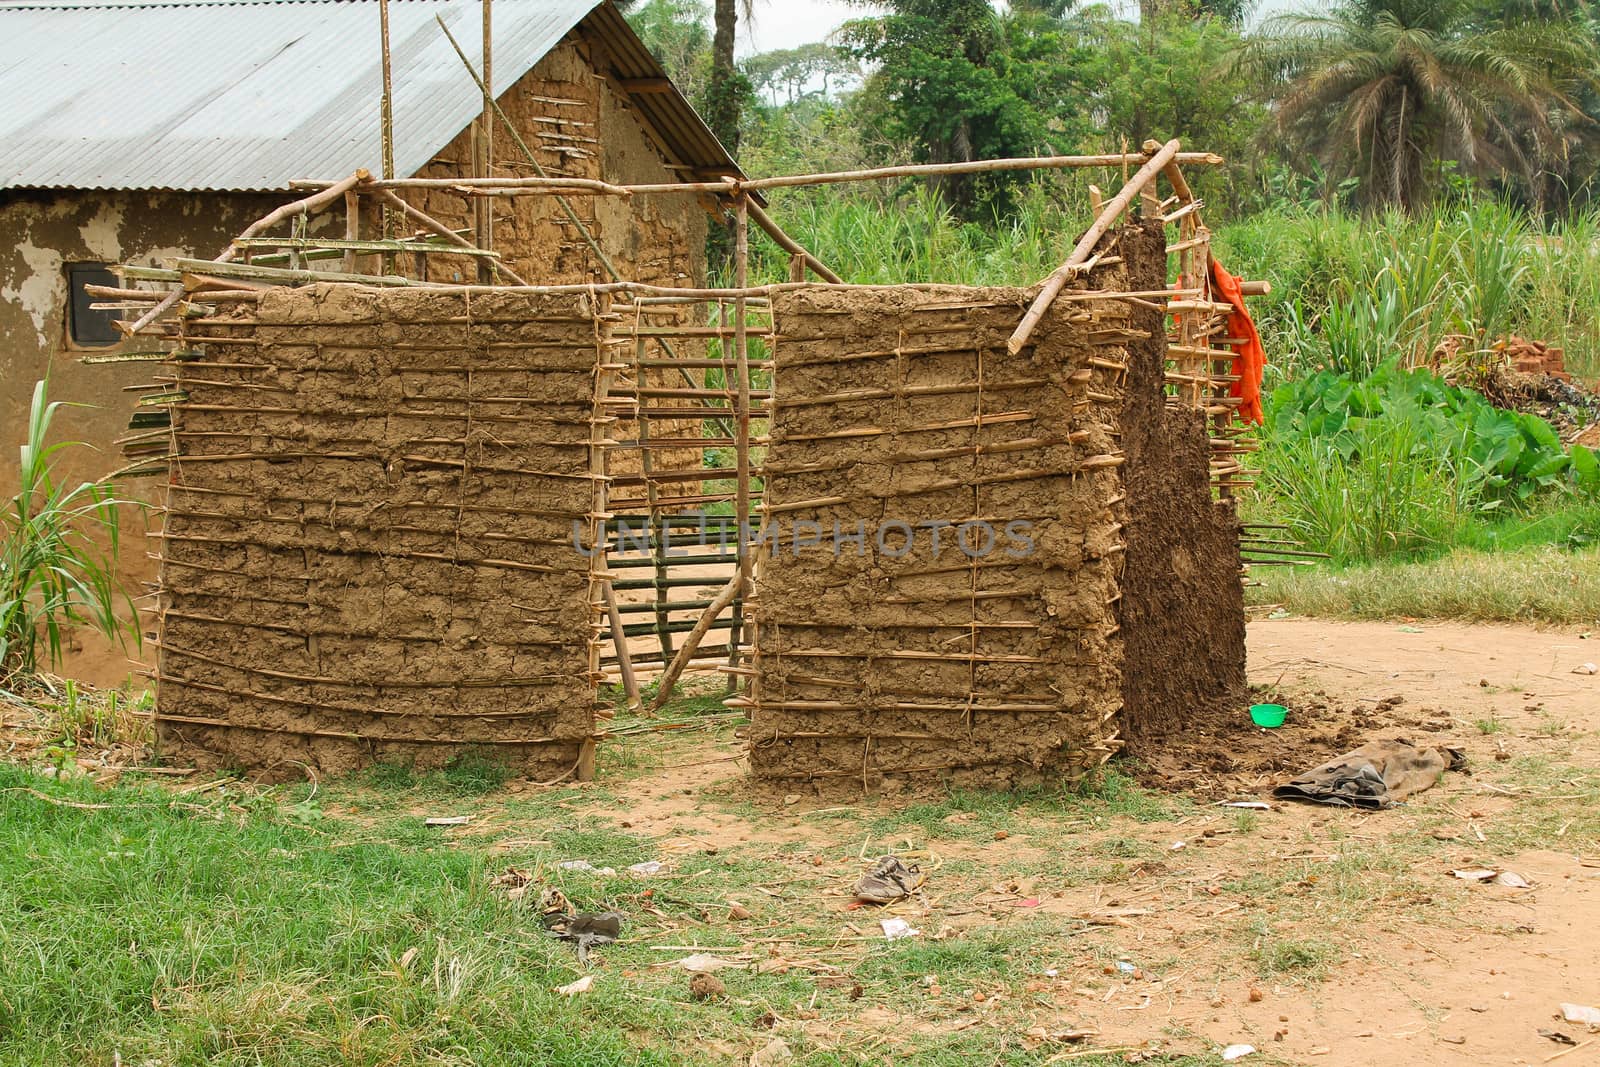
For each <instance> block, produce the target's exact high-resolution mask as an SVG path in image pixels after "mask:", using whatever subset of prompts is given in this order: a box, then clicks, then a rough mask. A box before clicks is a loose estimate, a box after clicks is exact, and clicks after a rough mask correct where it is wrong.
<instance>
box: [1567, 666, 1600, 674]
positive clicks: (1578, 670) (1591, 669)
mask: <svg viewBox="0 0 1600 1067" xmlns="http://www.w3.org/2000/svg"><path fill="white" fill-rule="evenodd" d="M1572 673H1573V674H1600V666H1596V665H1595V664H1593V663H1580V664H1578V665H1577V666H1576V667H1574V668H1572Z"/></svg>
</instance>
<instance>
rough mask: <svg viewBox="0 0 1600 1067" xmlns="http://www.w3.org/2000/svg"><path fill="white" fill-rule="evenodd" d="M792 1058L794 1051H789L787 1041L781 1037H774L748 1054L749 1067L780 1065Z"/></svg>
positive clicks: (777, 1066) (778, 1066)
mask: <svg viewBox="0 0 1600 1067" xmlns="http://www.w3.org/2000/svg"><path fill="white" fill-rule="evenodd" d="M793 1060H794V1053H793V1052H791V1051H789V1043H788V1042H787V1041H785V1040H784V1039H783V1038H781V1037H775V1038H773V1039H772V1040H771V1041H769V1042H768V1043H767V1044H766V1045H765V1046H764V1047H762V1048H758V1049H756V1050H755V1051H754V1052H752V1053H751V1054H750V1064H749V1067H782V1065H783V1064H785V1063H790V1062H792V1061H793Z"/></svg>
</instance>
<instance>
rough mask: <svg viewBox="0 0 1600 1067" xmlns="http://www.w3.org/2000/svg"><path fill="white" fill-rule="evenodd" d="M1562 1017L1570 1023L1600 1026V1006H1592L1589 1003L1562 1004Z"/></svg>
mask: <svg viewBox="0 0 1600 1067" xmlns="http://www.w3.org/2000/svg"><path fill="white" fill-rule="evenodd" d="M1561 1017H1562V1018H1563V1019H1565V1020H1567V1022H1569V1023H1582V1024H1583V1025H1585V1026H1587V1027H1590V1028H1594V1027H1600V1008H1591V1007H1589V1005H1587V1004H1562V1005H1561Z"/></svg>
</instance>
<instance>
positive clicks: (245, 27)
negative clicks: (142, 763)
mask: <svg viewBox="0 0 1600 1067" xmlns="http://www.w3.org/2000/svg"><path fill="white" fill-rule="evenodd" d="M492 16H493V23H494V32H493V44H492V63H493V67H492V69H493V81H494V84H495V86H496V87H499V86H505V89H504V90H503V91H501V92H499V93H498V94H497V96H498V100H499V103H500V106H501V108H502V109H503V110H504V111H505V113H506V114H507V116H508V117H509V118H510V119H511V120H512V122H513V123H514V124H515V125H516V126H517V128H518V130H519V131H520V133H521V136H522V138H523V140H524V141H525V142H526V143H527V145H528V146H529V147H530V148H531V149H532V150H533V151H534V154H535V155H536V156H537V158H538V160H539V163H540V164H541V165H542V166H543V167H544V169H545V170H546V171H548V172H550V173H552V174H560V175H566V176H575V177H585V178H604V179H608V180H612V181H617V182H663V181H673V180H691V181H692V180H705V179H708V178H711V179H714V178H716V177H718V176H721V175H727V174H735V173H737V168H736V166H735V164H734V162H733V160H732V159H731V158H730V157H729V155H728V153H727V152H726V151H725V150H724V149H723V148H722V146H721V145H720V144H719V143H718V142H717V140H716V138H715V137H713V136H712V135H711V133H710V131H709V130H708V129H707V128H706V126H705V125H704V123H703V122H701V120H700V118H699V117H698V116H697V115H696V114H695V112H694V110H693V109H692V108H691V107H690V106H689V104H688V103H687V102H686V101H685V100H684V98H683V97H682V95H681V94H680V93H679V92H678V91H677V90H676V89H675V88H674V87H673V86H672V84H671V82H670V81H668V80H667V78H666V76H665V74H664V72H663V71H662V69H661V67H660V66H659V64H657V63H656V61H655V60H654V59H653V58H652V57H651V56H650V54H649V52H648V51H647V50H646V49H645V48H644V46H643V45H642V44H641V43H640V41H639V40H638V38H637V37H636V36H635V35H634V33H633V31H632V30H631V29H630V27H629V26H628V23H627V21H626V20H625V19H624V18H623V17H622V16H621V15H620V14H619V13H618V12H617V10H616V9H615V8H614V7H613V6H612V5H611V4H610V3H609V2H605V3H595V2H593V0H494V3H493V6H492ZM436 17H438V18H442V19H443V21H444V22H445V24H446V25H448V26H449V27H450V29H451V32H452V33H453V34H454V35H455V36H456V38H457V40H459V41H460V42H461V44H462V46H463V48H464V49H465V50H466V52H467V53H468V56H469V58H470V60H471V61H472V63H473V64H474V66H475V67H478V68H479V69H481V63H482V8H481V6H480V4H479V3H478V2H477V0H393V2H392V3H391V4H390V19H391V30H390V38H391V42H392V43H391V48H392V55H393V84H394V131H395V160H396V172H397V174H400V175H403V176H409V175H418V176H424V177H453V176H468V175H471V174H473V173H474V172H475V167H474V157H475V155H476V154H477V153H478V152H479V151H480V146H481V144H482V140H481V138H480V133H479V130H478V125H479V123H478V121H477V120H478V119H479V116H480V115H481V114H482V110H483V100H482V95H481V93H480V92H479V91H478V89H477V87H476V86H475V85H474V83H473V80H472V78H471V76H470V74H469V73H468V72H467V70H466V69H465V68H464V67H463V65H462V63H461V61H460V59H459V57H458V56H457V55H456V54H455V52H454V50H453V49H452V48H451V45H450V43H449V41H448V40H447V39H446V37H445V35H444V33H443V32H442V31H441V30H440V28H439V25H438V23H437V22H436V21H435V19H436ZM379 45H380V36H379V19H378V5H377V4H376V3H374V2H371V0H356V2H346V3H325V2H311V0H242V2H239V0H187V2H180V3H171V2H166V0H163V2H161V3H151V2H146V0H110V2H101V0H89V2H74V0H56V2H53V3H42V2H41V3H35V2H21V3H5V4H0V99H4V100H5V101H6V106H5V108H4V109H3V111H0V432H3V437H4V440H3V441H0V444H3V446H4V447H3V448H0V496H4V495H7V494H9V493H10V492H12V491H13V490H14V489H15V486H16V476H17V468H16V448H15V443H16V441H17V440H19V435H20V434H21V433H22V431H23V428H24V426H25V424H26V419H25V416H26V411H27V405H28V401H29V396H30V393H31V389H32V383H33V382H34V381H35V380H36V379H38V378H40V377H43V376H44V375H45V374H47V373H48V374H49V375H50V376H51V379H52V395H53V396H54V397H55V398H56V399H60V400H67V401H72V402H75V403H82V404H86V405H91V406H89V407H84V408H74V409H72V410H71V411H69V412H66V413H64V417H63V418H62V420H61V421H60V424H59V428H60V432H61V434H62V435H63V436H66V437H70V438H71V439H74V440H80V441H85V442H88V443H89V444H91V445H94V446H95V447H96V448H97V449H98V450H99V451H98V453H88V452H86V451H84V450H75V451H74V452H73V453H72V454H71V455H70V456H68V457H67V459H66V460H65V461H64V463H63V470H64V474H65V475H66V476H67V477H71V478H84V477H91V476H98V475H102V474H105V473H107V472H108V471H111V470H113V469H116V468H117V467H119V466H121V465H123V463H124V462H125V461H124V460H123V459H122V457H121V455H120V453H119V450H118V448H117V446H116V443H115V442H116V439H117V438H118V437H119V436H121V435H122V433H123V432H124V431H125V427H126V425H127V418H126V410H127V399H126V397H125V396H124V393H125V391H126V390H127V389H128V388H129V387H132V386H136V385H138V384H140V383H141V382H144V381H145V380H146V379H147V377H148V374H149V371H148V369H147V368H141V367H140V366H139V365H137V364H130V365H129V366H128V367H126V368H122V367H115V366H110V367H108V366H84V365H82V364H81V363H80V357H82V356H83V355H85V354H88V353H95V352H114V351H116V350H117V345H118V343H119V342H118V340H117V334H116V331H115V329H114V327H113V326H112V323H111V319H112V318H113V317H114V315H115V314H116V313H110V312H99V311H94V310H92V309H91V308H90V304H92V303H93V301H92V300H91V299H90V298H88V297H87V296H86V295H85V294H84V293H83V290H82V287H83V286H84V285H85V284H96V283H99V284H115V282H114V281H111V280H110V278H109V276H108V274H107V271H106V268H107V267H108V266H109V265H113V264H119V263H148V264H151V265H161V264H162V262H163V260H165V259H166V258H168V257H174V256H196V255H198V256H201V257H204V258H210V257H212V256H214V255H216V254H217V253H218V252H219V251H221V250H222V249H223V248H225V247H226V246H227V244H228V241H229V240H230V239H231V238H232V237H233V236H235V235H236V234H238V232H239V231H240V230H242V229H243V228H244V227H245V226H247V225H248V224H249V223H250V222H252V221H253V220H255V219H256V218H259V217H260V216H262V215H264V214H265V213H267V212H268V211H270V210H271V209H272V208H273V207H274V206H276V205H277V204H279V203H282V202H283V201H284V200H285V199H288V198H289V197H288V196H287V194H286V190H287V186H288V183H289V182H290V181H292V180H294V179H297V178H321V179H337V178H342V177H345V176H347V175H349V174H350V173H352V172H353V171H355V170H356V169H357V168H361V167H365V168H367V169H368V170H370V171H372V172H373V173H374V174H378V173H380V171H381V164H380V160H381V154H380V133H379V100H380V90H381V84H382V82H381V66H380V47H379ZM493 157H494V158H493V161H492V165H491V167H490V170H489V173H492V174H496V175H527V174H532V173H533V172H534V170H533V167H532V166H531V165H530V164H529V163H528V162H527V160H526V159H525V158H524V157H523V155H522V153H521V150H520V149H518V148H517V146H516V144H515V143H514V142H513V141H512V139H511V138H510V137H508V136H506V135H505V131H504V130H503V129H499V130H496V131H495V136H494V138H493ZM297 195H303V194H297ZM408 195H414V196H417V197H422V196H423V194H408ZM425 199H426V203H423V202H422V200H421V199H418V201H417V202H418V206H422V207H424V209H425V210H427V211H429V212H430V213H432V214H433V215H434V216H435V217H436V218H440V219H442V220H444V221H447V222H449V223H450V224H451V225H453V226H460V227H463V228H465V227H470V226H471V225H472V223H473V218H472V209H471V208H470V207H469V206H467V205H466V204H465V202H464V201H463V200H462V199H461V198H459V197H455V196H451V195H448V194H433V193H429V194H426V196H425ZM491 203H493V205H494V231H493V232H494V238H493V245H494V248H495V249H496V250H497V251H499V252H500V253H501V254H502V256H503V257H504V258H505V260H506V262H508V263H509V264H510V265H511V266H512V267H513V269H515V270H516V271H517V272H518V273H520V274H521V275H522V276H523V277H525V278H528V279H529V280H530V281H533V282H539V283H557V282H586V281H589V280H609V279H607V278H606V277H605V276H604V274H603V273H602V268H601V265H600V263H599V262H598V261H597V258H596V257H595V256H594V254H593V252H592V251H591V250H590V249H589V248H588V246H587V244H586V243H585V242H584V241H583V240H582V238H581V237H580V235H579V234H578V232H577V230H576V228H575V227H574V226H573V225H572V224H571V222H570V221H569V220H568V219H567V218H566V217H565V216H564V215H563V214H562V213H561V211H560V209H559V207H558V206H557V204H556V203H555V201H554V200H553V199H551V198H548V197H518V198H500V199H497V200H492V201H491ZM704 207H705V206H704V205H702V204H700V203H698V202H697V201H696V200H694V199H692V198H688V197H660V198H654V199H651V200H646V201H644V202H640V203H635V204H630V203H628V202H625V201H619V200H617V199H615V198H580V199H579V200H577V201H575V202H574V203H573V208H574V209H575V211H576V212H577V213H578V214H579V216H580V217H582V218H583V219H584V221H585V223H586V225H587V226H588V228H589V229H590V230H591V231H592V232H593V233H594V235H595V237H596V239H597V241H598V243H599V244H600V246H601V248H602V249H603V250H604V252H605V253H606V255H607V256H608V257H609V258H610V260H611V261H612V262H613V263H614V264H615V266H616V267H617V268H618V269H619V270H620V271H621V272H622V273H623V275H624V276H626V277H628V278H630V279H635V280H640V281H648V282H661V283H692V282H699V281H701V280H703V275H704V259H703V248H704V243H705V242H704V238H705V232H706V225H707V221H708V216H707V214H706V211H705V209H704ZM334 268H335V269H337V264H336V263H335V264H334ZM140 343H142V342H134V344H136V345H137V344H140ZM157 488H158V487H157V486H153V485H150V484H148V483H138V482H132V483H129V485H128V487H127V489H128V491H129V492H131V493H132V494H134V495H139V494H141V493H143V494H153V493H154V491H155V490H156V489H157ZM129 540H130V544H131V547H130V548H129V549H128V550H126V551H125V552H124V568H125V574H126V575H127V576H128V577H129V578H143V577H148V576H150V575H151V574H153V566H152V565H151V564H150V563H149V561H148V560H147V558H146V554H145V546H144V545H143V544H142V541H143V538H140V537H131V538H130V539H129ZM114 666H115V668H116V669H115V671H113V673H115V674H116V676H117V677H120V676H121V673H122V672H123V664H122V663H121V661H120V658H118V659H116V660H115V663H114Z"/></svg>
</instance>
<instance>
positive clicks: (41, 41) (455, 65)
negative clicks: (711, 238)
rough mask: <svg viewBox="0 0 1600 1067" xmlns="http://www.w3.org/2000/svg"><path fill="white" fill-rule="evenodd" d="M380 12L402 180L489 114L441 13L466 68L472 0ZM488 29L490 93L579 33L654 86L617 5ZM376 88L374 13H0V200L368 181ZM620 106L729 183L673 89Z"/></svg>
mask: <svg viewBox="0 0 1600 1067" xmlns="http://www.w3.org/2000/svg"><path fill="white" fill-rule="evenodd" d="M389 9H390V42H391V44H390V47H391V54H392V56H393V76H394V87H395V101H394V109H395V120H394V126H395V165H396V170H397V172H398V173H400V174H403V175H406V174H413V173H415V172H416V171H418V170H419V169H421V167H422V166H423V165H424V164H426V163H427V162H428V160H429V159H430V158H432V156H433V155H434V153H436V152H437V151H438V150H439V149H441V148H443V147H444V146H445V145H447V144H449V143H450V141H451V140H452V139H453V138H454V137H455V136H456V135H457V134H458V133H460V132H461V131H462V130H463V129H465V128H466V126H467V124H468V123H470V122H471V121H472V119H473V118H474V117H475V116H477V115H478V114H479V112H480V111H481V109H482V98H481V96H480V94H479V93H478V91H477V88H476V87H475V86H474V85H473V83H472V79H471V77H470V76H469V75H468V74H467V72H466V71H465V69H463V67H462V66H461V61H460V59H459V58H457V56H456V54H455V52H454V51H453V50H452V49H451V47H450V43H449V41H447V40H446V39H445V36H444V34H443V33H442V32H441V31H440V29H439V26H438V24H437V23H436V22H435V21H434V18H435V16H440V17H442V18H443V19H444V22H445V24H446V25H448V26H449V27H450V30H451V32H452V33H453V34H455V36H456V39H457V40H458V41H460V42H461V45H462V47H463V48H464V49H465V50H466V51H467V54H468V57H469V58H470V59H471V60H472V61H473V64H474V66H476V65H478V64H479V62H480V61H481V58H482V38H481V27H482V21H481V20H482V14H481V7H480V4H479V0H392V2H391V3H390V5H389ZM493 16H494V67H495V81H496V83H497V84H498V85H500V86H508V85H511V84H512V83H513V82H514V81H516V79H518V78H520V77H521V76H522V75H523V74H525V73H527V71H528V70H529V69H530V68H531V67H533V65H534V64H535V63H537V62H538V61H539V60H541V59H543V58H544V56H545V55H547V54H548V53H549V52H550V50H551V49H553V48H554V47H555V46H556V45H557V44H558V43H559V42H560V41H561V40H562V39H563V38H564V37H565V36H566V35H567V34H568V33H570V32H572V31H573V30H574V29H575V28H579V27H580V25H581V27H582V28H581V30H580V32H582V33H583V34H584V35H585V36H586V37H588V38H590V39H591V40H597V41H599V42H602V43H603V47H602V48H600V49H599V50H598V53H597V59H598V65H599V66H600V67H601V68H602V72H603V73H609V74H613V75H615V76H617V77H621V78H630V79H632V78H641V79H643V78H650V79H659V78H662V77H664V73H663V71H662V70H661V67H660V65H659V64H658V63H656V61H655V59H654V58H652V57H651V56H650V54H649V53H648V52H647V51H646V50H645V49H644V46H643V45H642V44H641V43H640V42H639V40H638V38H637V37H636V36H635V35H634V34H633V31H632V29H631V28H630V27H629V26H628V24H627V20H626V19H624V18H623V17H622V16H621V15H620V14H619V13H618V12H617V11H616V10H615V9H614V8H613V7H612V6H611V5H610V4H609V3H605V2H598V3H597V2H596V0H494V2H493ZM608 66H609V68H610V69H605V68H607V67H608ZM381 84H382V76H381V70H380V62H379V30H378V5H377V4H376V3H372V2H370V0H366V2H342V3H341V2H331V0H177V2H173V0H164V2H151V0H21V2H15V0H13V2H8V3H0V100H4V101H5V106H4V107H3V108H0V188H77V189H188V190H201V189H207V190H237V191H245V190H272V189H282V188H284V187H285V186H286V185H287V183H288V182H289V181H290V180H291V179H294V178H340V177H344V176H345V175H348V174H350V173H351V172H353V171H354V170H356V169H357V168H359V167H365V168H367V169H368V170H370V171H372V172H373V173H374V174H377V173H379V171H380V169H381V156H380V146H379V131H378V112H379V97H380V90H381ZM627 95H628V97H629V99H630V100H631V101H632V102H633V103H634V105H635V107H636V108H637V110H638V112H639V114H640V117H641V118H642V119H643V120H644V121H645V123H646V124H647V125H649V126H651V127H652V128H653V129H654V131H655V133H656V135H657V137H658V140H659V141H660V143H661V146H662V148H663V151H664V153H665V154H667V155H668V156H669V157H671V158H670V159H669V161H670V162H674V163H678V164H682V165H684V166H686V167H689V168H692V169H693V170H694V171H696V172H703V173H708V174H710V173H737V169H736V167H735V166H734V164H733V161H732V160H731V159H730V158H729V157H728V154H727V152H726V151H724V150H723V148H722V146H721V145H720V144H718V143H717V140H716V138H715V137H713V136H712V135H711V133H710V131H709V130H707V129H706V127H705V124H704V123H703V122H702V121H701V120H700V118H699V116H698V115H696V114H695V112H694V110H693V109H692V108H691V107H689V105H688V103H687V102H685V101H684V99H683V97H682V96H681V95H680V94H679V93H678V92H677V90H676V89H670V90H668V91H665V92H663V91H659V87H658V88H657V91H653V92H640V93H637V94H634V93H628V94H627ZM687 176H688V175H686V177H687Z"/></svg>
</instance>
